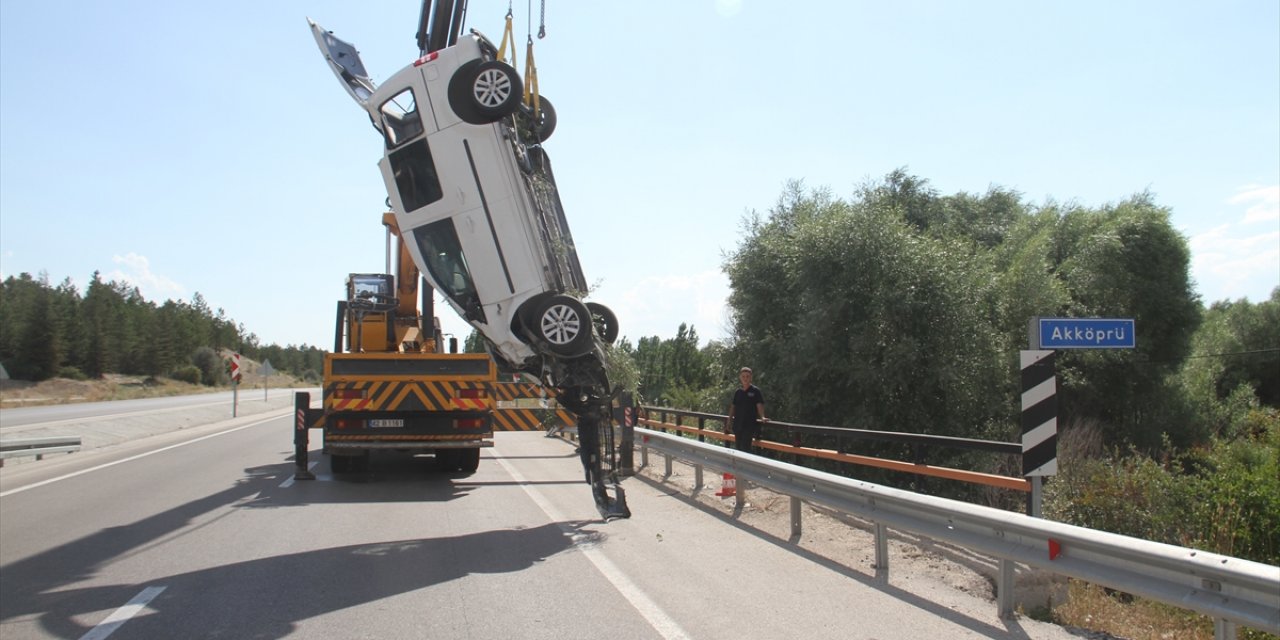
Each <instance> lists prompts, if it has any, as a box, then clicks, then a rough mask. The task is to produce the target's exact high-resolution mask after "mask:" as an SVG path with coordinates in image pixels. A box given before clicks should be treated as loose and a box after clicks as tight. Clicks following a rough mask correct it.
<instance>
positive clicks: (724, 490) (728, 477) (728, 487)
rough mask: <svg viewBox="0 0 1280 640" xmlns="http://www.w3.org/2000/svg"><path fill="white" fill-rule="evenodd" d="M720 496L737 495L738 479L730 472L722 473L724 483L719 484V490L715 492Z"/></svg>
mask: <svg viewBox="0 0 1280 640" xmlns="http://www.w3.org/2000/svg"><path fill="white" fill-rule="evenodd" d="M716 495H717V496H720V497H721V498H732V497H734V496H736V495H738V480H737V478H734V477H733V474H732V473H726V474H724V484H723V485H721V486H720V490H719V491H717V492H716Z"/></svg>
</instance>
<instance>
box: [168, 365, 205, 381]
mask: <svg viewBox="0 0 1280 640" xmlns="http://www.w3.org/2000/svg"><path fill="white" fill-rule="evenodd" d="M169 377H170V378H173V379H174V380H177V381H179V382H190V383H191V384H200V367H197V366H195V365H194V364H189V365H185V366H182V367H178V368H177V369H174V370H173V373H170V374H169Z"/></svg>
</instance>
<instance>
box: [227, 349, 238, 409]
mask: <svg viewBox="0 0 1280 640" xmlns="http://www.w3.org/2000/svg"><path fill="white" fill-rule="evenodd" d="M227 367H228V369H229V370H230V372H231V417H232V418H234V417H236V410H237V409H238V408H239V407H240V354H238V353H235V352H234V351H233V352H232V353H231V361H230V363H228V365H227Z"/></svg>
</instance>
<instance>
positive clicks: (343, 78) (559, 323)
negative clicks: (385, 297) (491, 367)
mask: <svg viewBox="0 0 1280 640" xmlns="http://www.w3.org/2000/svg"><path fill="white" fill-rule="evenodd" d="M308 22H309V23H310V25H311V30H312V33H313V35H314V36H315V39H316V43H317V44H318V45H319V46H320V50H321V52H322V53H323V54H324V56H325V59H326V60H328V62H329V64H330V67H331V68H332V69H333V72H334V73H335V74H336V75H337V76H338V79H339V81H340V82H341V83H342V85H343V86H344V87H345V88H346V89H347V92H348V93H350V94H351V97H352V98H354V99H355V101H356V102H357V103H358V104H359V105H360V106H361V107H362V108H364V109H365V111H367V112H368V114H369V117H370V119H371V120H372V122H373V126H374V128H376V129H377V130H378V132H379V133H381V134H382V137H383V140H384V142H385V151H384V156H383V158H382V160H381V161H380V162H379V163H378V166H379V167H380V168H381V170H382V177H383V180H384V181H385V182H386V185H387V193H388V194H390V203H391V207H392V209H393V210H394V212H395V215H396V222H397V224H398V225H399V227H400V230H401V233H402V236H403V237H404V238H405V240H406V242H407V243H408V245H409V250H410V252H411V253H412V255H413V258H414V261H415V262H417V264H418V266H419V267H420V268H421V270H422V272H423V275H424V276H425V277H426V278H427V280H428V281H429V282H430V284H431V285H432V286H433V287H434V288H435V289H437V290H438V291H440V292H441V293H442V294H443V295H444V296H445V297H446V299H447V300H448V301H449V303H450V305H451V306H452V307H453V308H454V310H456V311H457V312H458V314H459V315H460V316H462V317H463V318H464V319H466V321H467V322H469V323H470V324H471V325H472V326H473V327H475V328H476V329H478V330H479V331H480V333H481V335H483V336H484V337H485V338H486V339H487V340H488V342H489V344H490V347H491V351H492V352H493V355H494V356H495V357H496V358H497V359H498V362H499V365H500V366H504V368H508V369H511V370H524V371H530V372H534V373H537V372H538V370H539V368H540V367H541V364H540V360H541V358H540V357H541V356H551V357H553V358H561V359H572V358H578V357H580V356H584V355H586V354H588V353H591V352H592V351H593V350H594V347H595V341H594V340H593V337H592V335H593V329H594V331H595V333H596V334H598V335H599V337H600V338H601V339H602V340H604V341H605V342H613V341H614V340H615V339H616V338H617V333H618V330H617V320H616V318H615V317H614V315H613V313H612V312H611V311H610V310H609V309H608V308H607V307H604V306H603V305H599V304H596V303H584V302H582V300H581V299H580V298H581V297H582V296H584V295H586V291H587V282H586V278H585V277H584V276H583V273H582V266H581V265H580V264H579V262H578V254H577V251H576V250H575V248H574V245H573V238H572V236H571V235H570V233H569V225H568V222H567V221H566V220H565V216H564V210H563V208H562V207H561V205H560V197H559V195H558V193H557V192H556V183H555V177H554V176H553V174H552V172H551V163H550V160H549V159H548V158H547V155H546V153H545V152H544V151H543V149H542V144H541V143H542V141H543V140H544V139H545V138H546V137H547V136H549V135H550V134H551V132H552V130H553V129H554V126H555V117H554V111H553V110H552V108H551V107H550V104H549V103H547V102H546V100H545V99H543V100H542V101H541V102H542V105H543V107H544V108H543V109H542V110H541V111H540V113H539V117H538V118H536V119H535V118H534V117H533V116H532V115H531V111H532V110H531V109H529V108H528V107H526V106H525V105H524V101H523V83H522V82H521V80H520V77H519V75H518V74H517V73H516V71H515V69H513V68H511V66H510V65H507V64H506V63H504V62H500V61H498V60H496V54H497V49H496V48H495V47H494V46H493V44H492V43H491V42H489V41H488V40H487V39H486V38H485V37H484V36H482V35H480V34H479V33H476V32H475V31H472V32H471V33H470V34H469V35H467V36H464V37H461V38H458V39H457V42H456V44H453V45H451V46H447V47H445V48H442V49H439V50H437V51H433V52H431V53H428V54H427V55H425V56H423V57H421V58H419V59H418V60H416V61H414V62H413V63H412V64H410V65H409V66H407V67H405V68H404V69H401V70H400V71H399V72H398V73H396V74H395V75H394V76H392V77H391V78H390V79H389V80H387V81H386V82H384V83H382V85H381V86H375V85H374V83H373V82H372V81H371V80H370V79H369V77H368V74H367V73H366V72H365V69H364V65H363V64H362V63H361V61H360V55H359V53H358V52H357V51H356V49H355V48H354V47H352V46H351V45H350V44H347V43H346V42H343V41H342V40H339V39H338V38H336V37H334V36H333V34H332V33H329V32H326V31H324V30H323V29H322V28H321V27H320V26H319V25H317V24H316V23H315V22H312V21H310V20H308Z"/></svg>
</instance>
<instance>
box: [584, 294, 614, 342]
mask: <svg viewBox="0 0 1280 640" xmlns="http://www.w3.org/2000/svg"><path fill="white" fill-rule="evenodd" d="M587 311H589V312H591V324H592V325H593V326H594V327H595V330H596V335H598V336H600V339H601V340H604V343H605V344H613V343H614V341H615V340H617V339H618V316H616V315H614V314H613V311H612V310H611V309H609V307H606V306H604V305H602V304H600V303H598V302H588V303H587Z"/></svg>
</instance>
